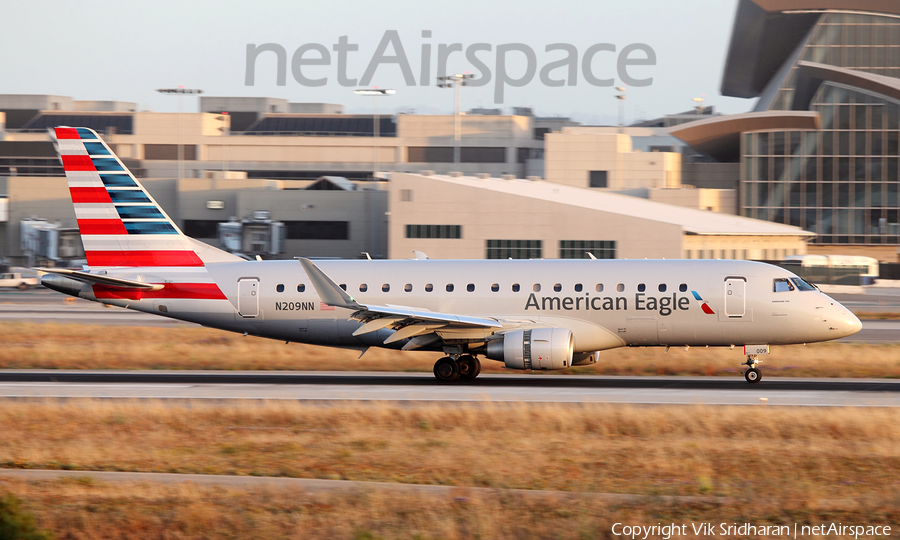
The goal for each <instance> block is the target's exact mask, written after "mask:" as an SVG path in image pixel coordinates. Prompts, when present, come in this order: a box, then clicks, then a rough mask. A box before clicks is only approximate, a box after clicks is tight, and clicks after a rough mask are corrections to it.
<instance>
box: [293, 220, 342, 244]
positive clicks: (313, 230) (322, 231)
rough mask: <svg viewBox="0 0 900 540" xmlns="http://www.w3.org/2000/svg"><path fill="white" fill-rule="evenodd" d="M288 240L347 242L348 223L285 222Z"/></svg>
mask: <svg viewBox="0 0 900 540" xmlns="http://www.w3.org/2000/svg"><path fill="white" fill-rule="evenodd" d="M284 228H285V230H286V231H287V238H288V240H349V239H350V222H349V221H285V222H284Z"/></svg>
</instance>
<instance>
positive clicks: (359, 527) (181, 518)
mask: <svg viewBox="0 0 900 540" xmlns="http://www.w3.org/2000/svg"><path fill="white" fill-rule="evenodd" d="M3 491H11V492H13V493H15V494H16V495H18V496H19V497H21V498H23V499H24V500H25V506H26V508H27V509H28V510H30V511H32V512H34V513H35V514H36V516H37V521H38V524H39V525H40V526H41V527H44V528H48V529H50V530H52V531H54V532H55V533H56V534H57V537H58V538H66V539H73V540H79V539H98V538H116V539H118V538H135V539H143V538H146V539H154V540H156V539H159V538H185V539H191V538H242V539H244V538H247V539H250V538H259V539H266V540H269V539H272V538H302V539H308V538H328V539H338V540H339V539H348V540H349V539H353V540H376V539H385V538H392V539H393V538H396V539H410V540H427V539H437V538H442V539H448V540H451V539H469V538H483V539H492V540H504V539H516V540H529V539H545V538H546V539H570V538H571V539H595V538H610V537H611V535H610V528H611V526H612V525H613V524H614V523H630V524H642V525H653V524H656V523H660V522H662V523H664V524H665V523H672V522H675V523H679V524H680V523H690V522H694V523H699V522H712V523H721V522H723V521H725V522H736V523H744V522H752V523H754V524H757V525H763V524H771V525H788V526H792V525H793V523H795V522H799V523H801V524H802V523H813V524H819V523H822V522H830V521H834V522H843V523H878V524H889V523H897V522H898V512H897V510H896V506H897V505H896V504H894V505H893V507H891V506H889V504H890V502H891V501H884V502H882V503H876V504H874V505H873V506H868V503H867V502H862V503H860V504H858V505H856V506H855V507H854V509H850V510H820V509H815V508H811V507H807V506H804V505H803V503H802V502H791V503H787V504H784V503H782V502H780V501H777V502H776V501H771V500H767V499H762V500H760V499H757V500H756V501H754V502H753V503H752V504H747V502H746V501H741V502H740V503H737V504H733V505H726V506H720V505H705V504H690V505H686V504H667V503H664V502H660V501H658V500H654V501H649V502H643V503H641V504H621V503H620V504H614V503H609V502H604V501H602V500H596V499H594V500H592V499H587V498H573V499H570V500H540V501H536V500H533V499H529V498H523V497H520V496H516V495H510V494H506V493H503V492H497V493H493V494H484V493H478V494H470V493H467V492H466V491H464V490H461V491H460V492H459V493H458V494H455V495H462V496H465V499H464V500H459V499H457V498H456V496H421V495H404V494H392V495H391V496H385V495H383V494H381V495H380V494H373V493H367V492H359V493H357V494H353V495H350V496H347V495H340V496H337V495H312V494H309V493H305V492H303V491H294V490H264V489H244V490H237V489H231V488H215V487H203V486H195V485H191V484H186V485H169V486H166V485H158V484H146V483H144V484H124V485H122V484H105V483H102V482H96V481H91V480H90V479H87V478H84V479H67V480H54V481H39V482H26V481H24V480H3V479H0V493H2V492H3ZM687 528H688V531H690V530H691V527H690V525H688V526H687ZM895 530H896V529H895ZM650 538H659V537H658V536H656V535H654V536H651V537H650ZM676 538H677V537H676ZM719 538H730V536H719Z"/></svg>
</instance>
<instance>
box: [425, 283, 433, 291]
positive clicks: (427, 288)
mask: <svg viewBox="0 0 900 540" xmlns="http://www.w3.org/2000/svg"><path fill="white" fill-rule="evenodd" d="M433 290H434V285H432V284H431V283H426V284H425V292H431V291H433Z"/></svg>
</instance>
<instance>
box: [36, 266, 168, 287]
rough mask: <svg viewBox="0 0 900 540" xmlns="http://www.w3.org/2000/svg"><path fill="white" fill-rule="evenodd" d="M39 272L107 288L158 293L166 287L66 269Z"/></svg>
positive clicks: (44, 269)
mask: <svg viewBox="0 0 900 540" xmlns="http://www.w3.org/2000/svg"><path fill="white" fill-rule="evenodd" d="M38 270H40V271H41V272H46V273H48V274H56V275H59V276H64V277H67V278H69V279H74V280H75V281H80V282H82V283H87V284H88V285H106V286H107V287H118V288H120V289H139V290H142V291H158V290H160V289H162V288H164V287H165V285H162V284H159V283H144V282H143V281H134V280H131V279H123V278H116V277H112V276H105V275H102V274H91V273H90V272H82V271H80V270H67V269H65V268H38Z"/></svg>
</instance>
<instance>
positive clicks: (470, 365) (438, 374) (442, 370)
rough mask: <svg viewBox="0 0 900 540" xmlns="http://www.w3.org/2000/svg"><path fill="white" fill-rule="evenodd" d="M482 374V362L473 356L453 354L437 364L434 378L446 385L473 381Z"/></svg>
mask: <svg viewBox="0 0 900 540" xmlns="http://www.w3.org/2000/svg"><path fill="white" fill-rule="evenodd" d="M479 373H481V362H480V361H479V360H478V359H477V358H475V357H474V356H472V355H469V354H465V355H458V354H453V355H450V356H445V357H443V358H441V359H440V360H438V361H437V362H435V364H434V377H435V378H436V379H437V380H439V381H441V382H445V383H449V382H453V381H456V380H458V379H459V380H464V381H471V380H473V379H474V378H475V377H477V376H478V374H479Z"/></svg>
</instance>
